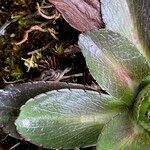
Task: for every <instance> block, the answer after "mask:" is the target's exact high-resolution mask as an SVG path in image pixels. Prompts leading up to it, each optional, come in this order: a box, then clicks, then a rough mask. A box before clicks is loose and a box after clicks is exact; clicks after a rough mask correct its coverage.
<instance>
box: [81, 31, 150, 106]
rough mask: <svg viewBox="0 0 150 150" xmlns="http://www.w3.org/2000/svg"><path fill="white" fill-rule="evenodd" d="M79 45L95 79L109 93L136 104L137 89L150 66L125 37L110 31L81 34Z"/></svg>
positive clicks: (128, 103) (128, 102)
mask: <svg viewBox="0 0 150 150" xmlns="http://www.w3.org/2000/svg"><path fill="white" fill-rule="evenodd" d="M79 45H80V47H81V49H82V52H83V55H84V56H85V59H86V62H87V65H88V67H89V70H90V72H91V74H92V75H93V77H94V78H95V79H96V81H97V82H98V83H99V84H100V86H101V87H102V88H103V89H105V90H106V91H107V92H108V93H109V94H111V95H113V96H115V97H116V98H118V99H121V100H123V101H124V103H126V104H127V105H130V104H132V100H133V97H134V96H135V94H136V91H137V87H138V85H139V83H140V82H141V80H142V79H143V78H144V77H145V76H147V75H148V73H149V72H150V67H149V64H148V62H146V60H145V58H144V57H143V55H142V54H141V53H140V52H139V51H138V50H137V48H136V47H135V46H134V45H133V44H132V43H131V42H130V41H129V40H128V39H127V38H125V37H123V36H121V35H120V34H118V33H114V32H112V31H108V30H93V31H90V32H87V33H85V34H80V36H79Z"/></svg>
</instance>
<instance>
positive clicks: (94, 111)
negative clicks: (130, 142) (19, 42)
mask: <svg viewBox="0 0 150 150" xmlns="http://www.w3.org/2000/svg"><path fill="white" fill-rule="evenodd" d="M122 109H124V108H123V107H122V105H121V104H120V103H118V101H117V100H116V99H115V98H113V97H112V96H110V95H106V94H100V93H98V92H94V91H84V90H77V89H74V90H73V89H72V90H67V89H64V90H58V91H50V92H47V93H45V94H41V95H39V96H37V97H35V98H34V99H30V100H29V101H28V102H27V103H26V104H25V105H24V106H23V107H22V108H21V113H20V115H19V117H18V119H17V120H16V126H17V130H18V131H19V133H20V134H21V135H22V136H23V137H24V138H25V139H26V140H29V141H31V142H32V143H34V144H38V145H42V146H43V147H45V148H51V147H54V148H60V147H63V148H67V149H72V148H75V147H86V146H91V145H95V144H96V141H97V138H98V136H99V134H100V132H101V129H102V127H103V125H104V124H105V123H106V122H108V121H109V119H110V118H111V117H113V116H114V115H116V114H117V113H118V112H120V111H121V110H122Z"/></svg>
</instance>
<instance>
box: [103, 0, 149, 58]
mask: <svg viewBox="0 0 150 150" xmlns="http://www.w3.org/2000/svg"><path fill="white" fill-rule="evenodd" d="M101 2H102V14H103V19H104V22H105V23H106V28H107V29H110V30H112V31H114V32H118V33H120V34H121V35H123V36H126V37H127V38H128V39H129V40H131V41H133V43H134V44H135V45H136V46H137V47H138V49H139V50H140V51H141V53H143V54H144V56H145V57H147V58H148V59H149V60H150V1H149V0H109V1H108V0H101Z"/></svg>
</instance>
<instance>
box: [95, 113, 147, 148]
mask: <svg viewBox="0 0 150 150" xmlns="http://www.w3.org/2000/svg"><path fill="white" fill-rule="evenodd" d="M128 115H129V114H120V115H118V116H116V117H114V118H113V119H112V120H111V121H110V122H109V123H107V125H106V126H105V127H104V129H103V131H102V133H101V135H100V137H99V139H98V145H97V150H108V149H110V150H142V149H144V150H149V148H150V132H147V131H146V130H144V129H143V128H142V127H140V126H138V125H137V124H135V122H133V121H132V120H131V118H129V117H128Z"/></svg>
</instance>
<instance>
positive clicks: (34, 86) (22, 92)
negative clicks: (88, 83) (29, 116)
mask: <svg viewBox="0 0 150 150" xmlns="http://www.w3.org/2000/svg"><path fill="white" fill-rule="evenodd" d="M62 88H81V89H90V87H85V86H83V85H78V84H67V83H63V82H58V83H54V82H50V81H47V82H43V81H38V82H33V83H31V82H28V83H23V84H15V85H9V86H6V87H5V88H4V89H3V90H0V127H3V130H4V131H5V132H6V133H8V134H9V135H11V136H13V137H16V138H20V136H19V134H18V133H17V132H16V128H15V125H14V121H15V120H16V118H17V116H18V114H19V109H20V107H21V106H22V105H23V104H25V102H26V101H27V100H28V99H29V98H32V97H34V96H36V95H38V94H40V93H42V92H47V91H49V90H54V89H62Z"/></svg>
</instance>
